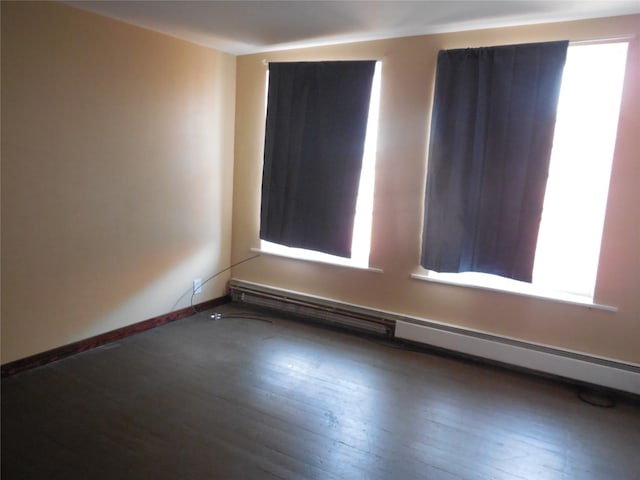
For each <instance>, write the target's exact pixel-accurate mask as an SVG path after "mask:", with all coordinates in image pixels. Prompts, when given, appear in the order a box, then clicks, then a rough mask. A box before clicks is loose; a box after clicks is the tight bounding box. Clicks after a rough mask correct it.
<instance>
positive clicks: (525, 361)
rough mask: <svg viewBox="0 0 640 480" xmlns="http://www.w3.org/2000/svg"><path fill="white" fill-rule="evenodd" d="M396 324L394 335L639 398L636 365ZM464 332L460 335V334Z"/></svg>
mask: <svg viewBox="0 0 640 480" xmlns="http://www.w3.org/2000/svg"><path fill="white" fill-rule="evenodd" d="M436 325H437V326H435V327H434V326H430V325H427V324H425V325H420V324H418V323H417V322H415V321H412V322H405V321H397V322H396V329H395V336H396V337H397V338H400V339H404V340H410V341H412V342H418V343H423V344H426V345H431V346H434V347H439V348H443V349H447V350H451V351H454V352H459V353H464V354H466V355H473V356H476V357H481V358H485V359H489V360H493V361H497V362H501V363H505V364H508V365H514V366H517V367H523V368H526V369H528V370H534V371H538V372H544V373H549V374H552V375H556V376H560V377H564V378H567V379H571V380H578V381H580V382H586V383H590V384H593V385H600V386H603V387H607V388H613V389H616V390H620V391H624V392H629V393H633V394H636V395H640V366H637V365H633V364H627V363H621V362H616V361H612V360H606V359H601V358H597V357H592V356H589V355H584V354H580V353H575V352H568V351H566V350H560V349H555V348H550V347H544V346H540V345H535V344H531V343H527V342H521V341H517V340H512V339H508V338H503V337H499V336H494V335H488V334H483V333H478V332H473V331H463V330H461V329H456V330H457V331H453V330H449V329H442V328H439V324H436ZM462 332H464V333H462Z"/></svg>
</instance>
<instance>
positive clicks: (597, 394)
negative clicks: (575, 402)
mask: <svg viewBox="0 0 640 480" xmlns="http://www.w3.org/2000/svg"><path fill="white" fill-rule="evenodd" d="M577 395H578V398H579V399H580V400H582V401H583V402H584V403H587V404H589V405H592V406H594V407H600V408H613V407H615V406H616V399H615V398H614V397H613V396H612V395H610V394H608V393H606V392H602V391H599V390H593V389H589V388H586V387H578V391H577Z"/></svg>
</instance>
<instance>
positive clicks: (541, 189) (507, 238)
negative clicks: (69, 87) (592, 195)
mask: <svg viewBox="0 0 640 480" xmlns="http://www.w3.org/2000/svg"><path fill="white" fill-rule="evenodd" d="M567 47H568V42H566V41H562V42H549V43H538V44H526V45H510V46H501V47H494V48H477V49H460V50H448V51H440V52H439V54H438V65H437V72H436V86H435V97H434V105H433V115H432V120H431V137H430V146H429V157H428V177H427V186H426V196H425V219H424V231H423V243H422V262H421V263H422V266H423V267H424V268H427V269H429V270H434V271H437V272H464V271H474V272H484V273H492V274H496V275H501V276H504V277H509V278H513V279H516V280H522V281H527V282H530V281H531V275H532V270H533V261H534V257H535V249H536V242H537V236H538V229H539V225H540V218H541V215H542V204H543V200H544V193H545V188H546V181H547V176H548V171H549V159H550V156H551V147H552V142H553V133H554V127H555V119H556V108H557V103H558V96H559V92H560V84H561V82H562V72H563V68H564V63H565V58H566V52H567Z"/></svg>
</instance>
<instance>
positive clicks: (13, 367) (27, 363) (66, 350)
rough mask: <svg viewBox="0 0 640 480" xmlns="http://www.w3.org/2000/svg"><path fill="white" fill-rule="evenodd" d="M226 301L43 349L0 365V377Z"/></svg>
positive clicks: (215, 300) (202, 305)
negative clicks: (0, 371)
mask: <svg viewBox="0 0 640 480" xmlns="http://www.w3.org/2000/svg"><path fill="white" fill-rule="evenodd" d="M230 301H231V297H230V296H229V295H225V296H223V297H218V298H214V299H212V300H208V301H206V302H202V303H199V304H197V305H194V306H193V307H187V308H182V309H180V310H176V311H174V312H170V313H167V314H165V315H160V316H158V317H154V318H150V319H148V320H143V321H142V322H138V323H134V324H132V325H127V326H126V327H121V328H117V329H116V330H111V331H110V332H105V333H102V334H100V335H96V336H94V337H90V338H87V339H85V340H80V341H78V342H74V343H70V344H68V345H63V346H61V347H57V348H53V349H51V350H47V351H46V352H42V353H37V354H35V355H31V356H29V357H25V358H21V359H19V360H14V361H13V362H9V363H5V364H4V365H2V367H1V368H2V377H3V378H4V377H9V376H11V375H15V374H16V373H20V372H24V371H25V370H30V369H32V368H35V367H40V366H42V365H46V364H47V363H51V362H55V361H56V360H61V359H63V358H65V357H69V356H71V355H75V354H77V353H80V352H85V351H87V350H91V349H92V348H96V347H100V346H102V345H104V344H106V343H111V342H115V341H117V340H120V339H123V338H125V337H128V336H130V335H134V334H136V333H140V332H144V331H145V330H150V329H152V328H155V327H159V326H161V325H165V324H167V323H170V322H174V321H176V320H180V319H181V318H185V317H188V316H190V315H193V314H194V313H195V311H202V310H207V309H209V308H214V307H217V306H220V305H224V304H225V303H229V302H230ZM194 309H195V311H194Z"/></svg>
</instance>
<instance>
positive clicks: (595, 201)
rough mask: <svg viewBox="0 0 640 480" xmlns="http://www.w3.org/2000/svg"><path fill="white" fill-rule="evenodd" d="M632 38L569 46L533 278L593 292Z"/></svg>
mask: <svg viewBox="0 0 640 480" xmlns="http://www.w3.org/2000/svg"><path fill="white" fill-rule="evenodd" d="M627 46H628V43H626V42H623V43H605V44H596V45H574V46H570V47H569V50H568V52H567V62H566V65H565V68H564V74H563V78H562V88H561V90H560V100H559V103H558V116H557V120H556V130H555V135H554V142H553V150H552V152H551V166H550V171H549V178H548V180H547V190H546V193H545V199H544V207H543V213H542V221H541V223H540V233H539V235H538V244H537V249H536V258H535V263H534V269H533V284H534V285H540V286H544V287H545V288H548V289H552V290H558V291H562V292H567V293H571V294H576V295H581V296H585V297H589V298H593V294H594V289H595V284H596V275H597V270H598V260H599V256H600V242H601V239H602V228H603V225H604V215H605V208H606V204H607V194H608V191H609V178H610V176H611V162H612V160H613V150H614V147H615V141H616V132H617V130H618V115H619V112H620V98H621V95H622V81H623V77H624V68H625V63H626V58H627Z"/></svg>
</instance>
